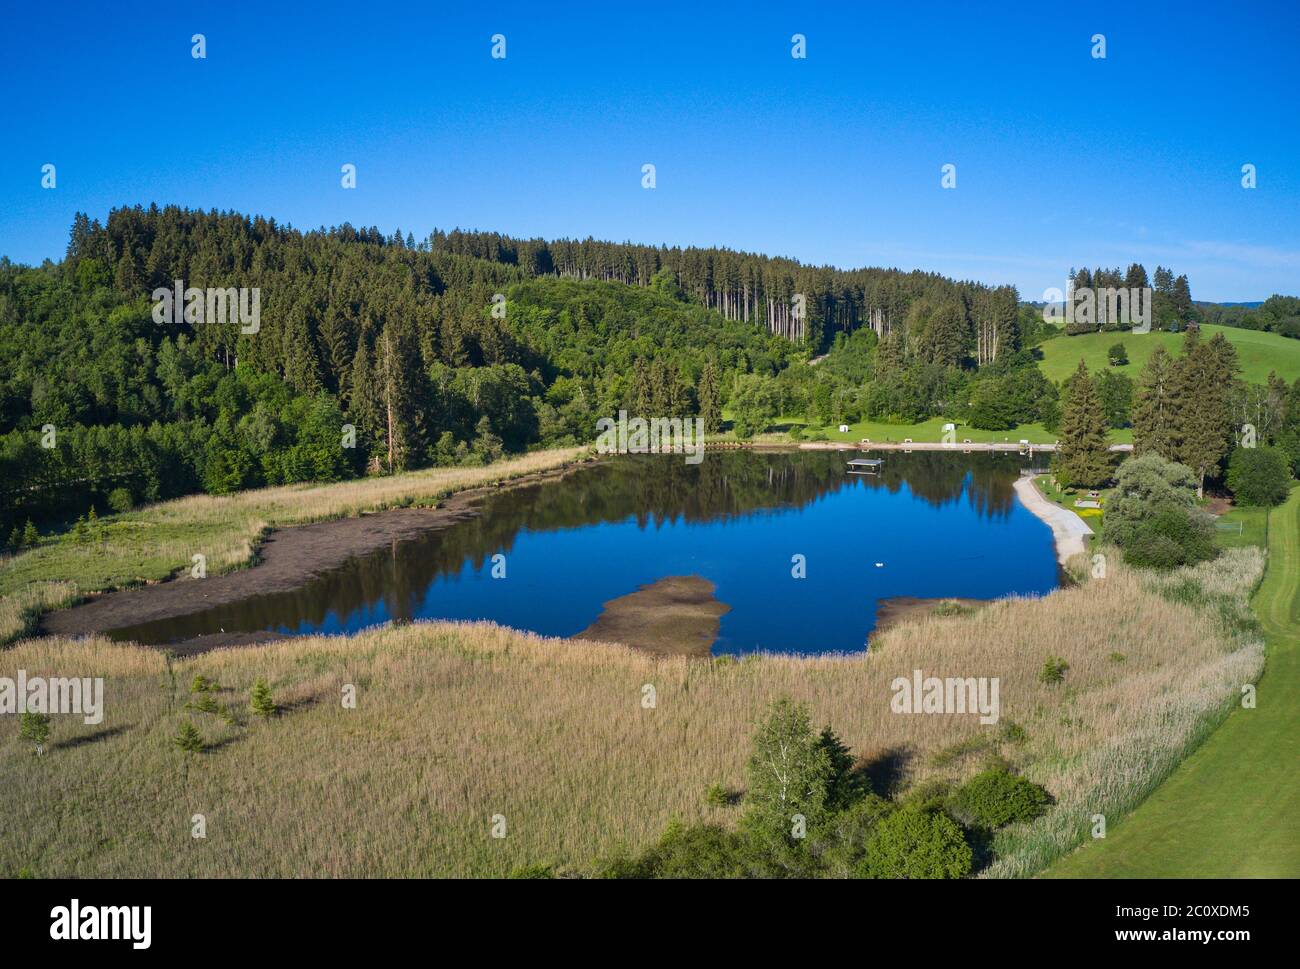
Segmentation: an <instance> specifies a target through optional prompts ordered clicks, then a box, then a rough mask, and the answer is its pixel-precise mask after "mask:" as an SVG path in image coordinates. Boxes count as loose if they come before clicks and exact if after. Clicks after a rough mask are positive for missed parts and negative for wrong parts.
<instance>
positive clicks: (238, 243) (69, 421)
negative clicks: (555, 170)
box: [0, 206, 1020, 530]
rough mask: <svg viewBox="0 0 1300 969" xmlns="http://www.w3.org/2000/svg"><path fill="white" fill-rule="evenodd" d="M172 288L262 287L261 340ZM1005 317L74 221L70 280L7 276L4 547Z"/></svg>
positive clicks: (955, 292) (806, 283)
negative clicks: (152, 503)
mask: <svg viewBox="0 0 1300 969" xmlns="http://www.w3.org/2000/svg"><path fill="white" fill-rule="evenodd" d="M177 280H180V281H182V284H183V286H185V287H197V288H200V289H204V290H208V289H217V290H223V291H232V290H237V289H245V290H248V291H249V292H251V291H254V290H255V291H256V293H257V296H258V304H257V306H258V310H259V326H258V328H257V329H256V332H241V322H240V320H239V319H238V317H237V315H236V314H234V313H233V312H231V313H229V314H215V313H212V312H211V311H209V312H208V313H207V314H199V315H194V314H191V313H187V312H186V311H185V308H184V307H180V308H178V309H177V311H176V312H175V313H173V314H170V315H168V314H166V313H163V314H162V315H161V316H160V315H159V311H158V305H157V300H156V299H155V296H154V294H155V291H156V290H161V289H166V290H171V289H172V288H173V287H174V285H175V284H176V281H177ZM499 293H500V294H508V296H509V300H510V301H509V303H508V304H507V305H505V306H497V307H496V308H495V310H494V302H493V297H494V295H495V294H499ZM795 294H801V295H802V296H803V297H804V299H805V301H806V302H805V305H806V307H807V310H806V313H805V314H804V316H803V317H802V319H800V318H798V317H797V314H794V313H793V312H792V306H793V305H794V304H793V298H794V296H795ZM231 296H232V299H231V301H230V302H231V303H232V304H233V303H235V302H236V301H235V300H234V298H233V297H234V293H233V292H232V293H231ZM232 308H233V306H232ZM1016 311H1017V300H1016V294H1015V292H1014V290H1011V289H1002V290H990V289H987V288H985V287H982V286H978V285H976V284H972V283H958V282H954V281H952V280H947V279H944V278H943V277H940V276H937V275H933V274H925V273H902V272H898V271H893V270H879V269H866V270H858V271H853V272H842V271H838V270H831V269H827V268H813V267H806V266H802V265H801V264H799V263H797V262H795V261H793V260H787V259H774V258H768V257H765V256H756V255H752V254H747V253H736V252H731V251H729V250H723V249H710V250H703V249H668V248H654V247H649V246H635V245H618V244H611V243H600V242H595V241H592V240H587V241H585V242H576V241H565V240H561V241H558V242H545V241H541V240H529V241H521V240H513V239H510V238H507V237H504V236H500V235H493V234H487V233H465V232H451V233H443V232H435V233H433V234H432V235H431V236H429V237H428V238H427V239H426V240H424V241H423V242H421V243H418V244H417V243H416V241H415V240H414V238H412V237H411V236H409V235H408V236H403V235H402V234H401V233H400V232H398V233H394V234H393V235H391V236H385V235H384V234H382V233H380V232H379V231H378V230H377V229H373V228H371V229H355V228H353V227H351V226H348V225H344V226H341V227H338V228H334V229H324V228H322V229H319V230H314V231H309V232H301V231H298V230H294V229H291V228H288V227H285V226H281V225H278V224H277V223H276V222H275V221H274V220H273V219H267V218H261V217H254V218H249V217H245V216H243V215H238V214H234V213H217V212H199V211H190V210H185V209H180V208H175V207H168V208H158V207H156V206H151V207H150V208H148V209H145V208H141V207H135V208H122V209H116V210H114V211H112V212H111V213H110V214H109V216H108V218H107V220H106V222H104V223H103V224H101V223H100V222H99V221H98V220H94V221H92V220H91V219H89V218H88V217H87V216H85V215H81V214H79V215H78V216H77V217H76V220H75V222H74V224H73V226H72V230H71V233H70V238H69V242H68V247H67V253H66V256H65V258H64V259H63V260H62V261H61V262H59V263H57V264H55V263H46V264H45V265H42V266H40V267H35V268H32V267H24V266H17V265H13V264H11V263H10V262H9V261H8V260H7V259H6V260H0V342H2V343H3V349H4V356H3V361H2V362H0V434H4V435H5V437H4V443H3V448H2V449H0V462H3V467H2V468H0V470H3V471H4V475H3V480H4V486H3V487H4V490H5V510H6V514H5V521H4V522H3V525H4V526H5V528H6V530H8V529H9V528H10V527H11V526H12V525H14V524H16V523H21V522H23V521H24V520H25V518H27V517H35V518H36V520H37V521H38V522H39V521H41V520H42V519H45V520H56V519H57V518H58V517H59V516H66V515H73V516H75V515H76V514H78V513H81V512H84V511H86V510H87V508H88V507H89V506H90V505H96V504H97V505H98V506H99V509H100V511H101V512H102V511H103V510H104V507H105V504H106V503H107V504H108V505H110V506H112V507H114V508H117V507H126V506H127V505H129V504H132V503H137V502H140V501H142V500H155V499H158V498H163V497H168V496H172V495H177V494H182V493H186V492H189V491H193V490H197V489H200V488H202V489H206V490H208V491H213V492H225V491H230V490H235V489H239V488H244V487H252V486H256V485H261V484H273V483H279V482H288V481H297V480H307V479H315V480H320V479H331V478H339V477H346V476H350V475H354V474H358V473H361V472H363V471H364V470H366V468H367V466H369V468H370V469H371V470H379V469H387V468H390V467H391V468H393V469H399V468H402V467H418V466H422V465H425V464H429V463H454V462H465V461H484V460H490V459H491V458H492V457H494V456H495V455H496V454H497V453H500V452H501V451H502V450H519V449H523V448H526V447H529V446H536V445H547V444H559V443H571V442H574V441H584V440H590V439H591V437H592V435H593V434H594V427H595V421H596V418H597V417H598V416H604V415H607V414H612V413H616V412H617V410H618V409H619V408H620V407H628V408H629V409H632V410H647V411H649V412H652V413H658V414H681V415H683V416H685V415H688V414H696V413H700V412H706V414H707V416H708V417H709V420H710V423H711V424H716V422H717V420H718V415H719V413H720V408H721V405H722V401H723V399H724V398H726V397H728V396H729V395H730V394H731V392H732V389H733V386H734V384H735V379H734V378H735V377H736V376H737V375H742V374H743V375H749V374H756V375H760V376H764V377H774V376H776V375H777V374H780V373H783V372H784V371H786V370H787V369H788V366H789V364H790V363H791V361H794V360H798V359H806V358H807V357H808V356H810V355H811V354H813V353H816V352H818V351H819V350H822V349H824V348H825V347H826V346H828V345H829V344H830V343H831V342H832V340H833V334H834V332H837V331H847V330H853V329H855V328H856V329H861V330H864V331H867V332H868V334H869V338H870V339H871V340H872V341H873V342H874V339H875V337H876V336H877V335H879V336H882V337H885V338H886V340H887V341H893V342H894V343H898V344H899V347H900V350H901V347H902V344H901V341H902V334H903V332H904V330H905V329H907V330H908V333H909V340H908V350H907V353H908V354H910V355H913V356H916V357H917V359H919V360H924V361H927V362H930V363H933V365H935V366H941V367H951V366H955V365H961V364H964V362H966V361H967V360H973V361H976V362H984V361H989V360H992V359H993V357H994V356H995V355H996V354H997V353H998V352H999V351H1001V352H1003V353H1010V352H1014V350H1015V349H1016V348H1017V346H1018V344H1019V342H1020V331H1019V328H1018V326H1017V321H1016ZM217 315H220V316H221V318H220V319H217V318H214V317H215V316H217ZM864 324H865V326H864ZM245 329H249V328H248V327H245ZM710 362H711V363H712V366H711V367H708V366H707V364H709V363H710ZM706 369H707V373H706ZM832 372H833V371H832V369H831V368H828V369H827V374H828V375H830V374H831V373H832ZM854 376H855V379H857V378H860V377H861V376H863V374H862V373H861V372H858V373H856V374H855V375H854ZM828 379H829V377H828ZM349 424H350V425H354V426H355V427H356V429H357V442H356V447H347V448H341V447H340V446H339V441H340V439H341V432H340V428H341V427H344V426H345V425H349ZM43 445H44V446H43ZM110 499H111V500H110Z"/></svg>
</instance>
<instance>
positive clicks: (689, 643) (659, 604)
mask: <svg viewBox="0 0 1300 969" xmlns="http://www.w3.org/2000/svg"><path fill="white" fill-rule="evenodd" d="M715 591H716V587H715V586H714V584H713V583H712V582H710V581H709V580H708V579H705V578H701V577H700V576H698V575H670V576H667V577H665V578H662V579H660V580H659V581H658V582H652V583H650V584H649V585H643V586H641V588H639V589H637V590H636V591H635V592H632V593H629V594H628V595H625V596H619V597H618V598H617V599H610V600H609V601H608V602H606V603H605V605H604V611H603V612H601V614H600V618H599V619H597V620H596V621H595V622H593V623H592V624H591V625H590V626H588V627H587V628H586V629H584V630H583V631H582V632H580V633H578V634H577V635H576V636H574V637H573V638H574V639H590V640H596V641H599V642H606V643H622V644H623V645H624V646H631V647H633V648H634V649H640V650H644V651H646V652H648V653H654V654H655V655H658V656H698V657H703V656H708V655H709V650H710V649H711V648H712V646H713V641H714V640H715V639H717V638H718V626H719V622H718V620H719V619H720V618H721V617H722V616H724V615H726V614H727V613H728V612H730V611H731V606H728V605H726V604H725V603H721V602H719V601H718V600H717V599H715V598H714V596H713V594H714V592H715Z"/></svg>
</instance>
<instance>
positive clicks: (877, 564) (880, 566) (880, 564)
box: [876, 562, 885, 569]
mask: <svg viewBox="0 0 1300 969" xmlns="http://www.w3.org/2000/svg"><path fill="white" fill-rule="evenodd" d="M884 567H885V563H884V562H877V563H876V568H878V569H883V568H884Z"/></svg>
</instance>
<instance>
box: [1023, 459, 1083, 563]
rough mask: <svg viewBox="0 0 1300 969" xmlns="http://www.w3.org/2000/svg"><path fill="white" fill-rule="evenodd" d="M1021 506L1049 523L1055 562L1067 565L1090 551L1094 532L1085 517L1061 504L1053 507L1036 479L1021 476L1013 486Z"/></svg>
mask: <svg viewBox="0 0 1300 969" xmlns="http://www.w3.org/2000/svg"><path fill="white" fill-rule="evenodd" d="M1012 487H1014V488H1015V489H1016V497H1017V498H1019V499H1020V502H1021V504H1023V505H1024V506H1025V507H1026V508H1028V509H1029V510H1030V511H1032V512H1033V513H1034V514H1035V515H1037V516H1038V517H1039V518H1041V519H1042V520H1043V521H1045V522H1046V523H1047V526H1048V527H1049V528H1051V530H1052V537H1053V538H1054V539H1055V540H1056V560H1057V561H1058V562H1060V563H1061V564H1062V565H1064V564H1065V563H1066V562H1068V561H1069V560H1070V559H1072V558H1073V557H1074V556H1076V555H1079V554H1082V553H1083V552H1086V551H1087V550H1088V542H1087V537H1088V536H1089V535H1091V534H1092V529H1091V528H1089V527H1088V525H1087V523H1086V522H1084V520H1083V519H1082V518H1080V517H1079V516H1078V515H1076V514H1075V513H1074V512H1072V511H1070V510H1069V509H1068V508H1062V507H1061V506H1060V505H1056V504H1053V503H1052V502H1050V501H1048V500H1047V499H1046V498H1044V497H1043V494H1042V492H1040V491H1039V490H1038V486H1037V485H1036V484H1034V479H1033V478H1030V477H1028V476H1023V477H1021V478H1020V479H1019V480H1018V481H1016V483H1015V484H1014V485H1013V486H1012Z"/></svg>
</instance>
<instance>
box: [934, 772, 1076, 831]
mask: <svg viewBox="0 0 1300 969" xmlns="http://www.w3.org/2000/svg"><path fill="white" fill-rule="evenodd" d="M1051 803H1052V797H1051V795H1050V794H1048V793H1047V791H1046V790H1044V789H1043V788H1042V787H1039V786H1038V785H1037V784H1035V783H1033V782H1032V781H1029V780H1026V779H1025V778H1023V777H1019V776H1017V775H1015V774H1012V773H1011V772H1010V771H1007V770H1005V769H1001V768H994V769H992V770H986V771H983V772H982V773H979V774H976V775H975V776H974V777H972V778H971V779H970V780H969V781H967V782H966V783H965V784H963V785H962V786H961V787H959V788H958V789H957V790H956V791H955V792H954V793H953V796H952V800H951V803H950V807H951V809H952V812H953V815H954V816H955V817H956V818H957V819H958V820H960V821H962V822H963V823H964V824H966V825H967V826H968V827H975V828H986V829H988V830H990V831H992V830H994V829H995V828H1001V827H1003V826H1004V825H1008V824H1012V823H1013V822H1016V821H1032V820H1034V818H1037V817H1040V816H1041V815H1043V814H1044V813H1046V811H1047V807H1048V805H1049V804H1051Z"/></svg>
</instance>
